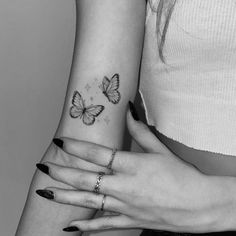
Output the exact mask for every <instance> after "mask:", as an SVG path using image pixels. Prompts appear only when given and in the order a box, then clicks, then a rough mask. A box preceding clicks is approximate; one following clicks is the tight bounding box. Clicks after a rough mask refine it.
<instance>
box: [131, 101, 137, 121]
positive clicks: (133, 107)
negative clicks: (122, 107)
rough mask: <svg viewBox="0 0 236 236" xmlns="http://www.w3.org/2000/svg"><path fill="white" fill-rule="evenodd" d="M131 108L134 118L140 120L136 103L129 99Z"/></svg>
mask: <svg viewBox="0 0 236 236" xmlns="http://www.w3.org/2000/svg"><path fill="white" fill-rule="evenodd" d="M129 109H130V112H131V114H132V116H133V118H134V119H135V120H136V121H139V117H138V113H137V111H136V108H135V106H134V104H133V103H132V102H131V101H129Z"/></svg>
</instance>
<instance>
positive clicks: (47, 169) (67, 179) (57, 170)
mask: <svg viewBox="0 0 236 236" xmlns="http://www.w3.org/2000/svg"><path fill="white" fill-rule="evenodd" d="M37 168H38V169H40V170H41V171H42V172H44V173H45V174H47V175H49V176H50V177H51V178H52V179H54V180H56V181H59V182H62V183H65V184H68V185H70V186H72V187H74V188H76V189H80V190H87V191H93V190H94V187H95V184H96V183H97V178H98V173H96V172H91V171H85V170H81V169H75V168H68V167H64V166H59V165H56V164H53V163H50V162H45V163H44V164H37ZM116 178H117V177H116V176H113V175H104V176H103V177H102V178H101V180H100V191H99V192H100V193H103V194H109V195H111V194H114V193H117V189H119V187H120V181H117V180H116Z"/></svg>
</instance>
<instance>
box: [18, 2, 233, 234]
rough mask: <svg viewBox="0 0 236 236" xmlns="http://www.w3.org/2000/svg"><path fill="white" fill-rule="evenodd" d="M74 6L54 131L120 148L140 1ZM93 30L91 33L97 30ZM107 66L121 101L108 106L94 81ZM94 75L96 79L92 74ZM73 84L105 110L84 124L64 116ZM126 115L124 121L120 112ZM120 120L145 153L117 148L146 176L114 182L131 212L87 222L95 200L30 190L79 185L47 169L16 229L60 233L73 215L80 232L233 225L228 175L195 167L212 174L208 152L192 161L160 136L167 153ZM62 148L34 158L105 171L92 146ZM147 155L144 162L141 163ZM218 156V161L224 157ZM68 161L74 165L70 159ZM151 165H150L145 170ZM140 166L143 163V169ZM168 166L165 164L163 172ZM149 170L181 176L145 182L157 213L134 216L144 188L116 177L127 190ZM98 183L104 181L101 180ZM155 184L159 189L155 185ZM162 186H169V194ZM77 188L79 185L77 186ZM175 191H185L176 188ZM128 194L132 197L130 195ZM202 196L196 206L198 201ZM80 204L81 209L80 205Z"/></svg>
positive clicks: (140, 24)
mask: <svg viewBox="0 0 236 236" xmlns="http://www.w3.org/2000/svg"><path fill="white" fill-rule="evenodd" d="M76 6H77V11H78V19H77V27H76V29H77V37H76V39H75V51H74V58H73V63H72V69H71V75H70V80H69V85H68V90H67V95H66V99H65V104H64V108H63V112H62V116H61V120H60V124H59V127H58V129H57V132H56V135H55V137H69V138H70V139H73V140H83V141H84V142H89V143H92V145H94V146H92V147H97V145H102V146H103V147H104V149H103V151H105V150H109V149H108V148H113V147H117V148H118V149H121V148H122V142H123V134H124V127H125V123H126V122H125V121H126V119H125V114H126V111H127V104H128V101H129V100H131V101H132V100H133V99H134V96H135V92H136V87H137V83H138V71H139V65H140V59H141V52H142V43H143V36H144V23H145V1H143V0H129V1H127V0H119V1H117V0H102V1H100V0H96V1H95V0H80V1H76ZM104 12H106V14H104ZM127 22H128V23H127ZM98 35H99V37H97V36H98ZM124 35H125V37H124ZM94 39H96V40H94ZM114 73H119V75H120V88H119V92H120V94H121V100H120V102H119V104H116V105H113V104H111V103H110V102H109V101H108V99H107V98H105V96H104V95H103V94H102V93H101V89H99V88H98V86H97V85H100V84H101V82H102V79H103V77H104V76H108V78H111V76H112V75H114ZM95 78H97V81H96V80H95ZM86 85H89V86H86ZM75 90H79V91H80V92H81V93H82V94H83V95H84V96H83V98H84V99H85V100H86V105H88V104H90V100H89V99H92V100H93V101H92V102H91V103H94V104H101V105H104V107H105V110H104V112H103V113H102V114H101V115H100V116H99V117H97V118H96V122H95V123H94V125H92V126H89V127H88V126H86V125H84V124H83V122H81V120H80V119H72V118H71V117H70V115H69V109H70V107H71V99H72V96H73V92H74V91H75ZM98 91H99V92H100V93H99V92H98ZM104 119H106V120H109V122H105V120H104ZM128 121H130V120H129V119H128ZM135 124H136V125H135ZM139 125H140V126H139ZM128 126H129V128H130V133H131V134H132V136H133V137H134V138H135V139H136V140H137V141H138V143H139V144H140V145H141V146H142V147H143V148H144V150H145V151H146V155H147V156H150V158H146V157H147V156H146V155H145V154H142V155H141V154H132V153H126V154H125V155H124V156H126V159H124V163H125V164H124V166H125V165H126V163H128V162H129V163H131V161H129V160H130V158H132V157H133V160H135V161H132V163H133V166H135V165H136V164H135V163H136V162H137V160H136V158H138V159H139V160H140V163H139V164H140V165H139V166H141V167H142V168H143V169H142V170H140V168H138V169H134V170H136V172H135V173H134V175H138V174H142V173H146V175H144V176H145V178H144V180H146V182H145V183H142V182H140V181H143V176H142V178H140V176H138V177H139V178H138V180H139V182H138V183H136V182H135V181H136V180H135V179H136V178H131V176H130V178H126V181H124V179H123V180H121V181H118V182H117V184H118V183H119V184H120V187H121V188H120V190H119V193H118V192H117V194H119V201H120V202H122V203H123V204H124V199H125V198H126V197H127V199H126V200H127V201H125V202H127V205H125V207H127V209H130V208H133V207H134V211H129V212H130V214H132V215H129V218H130V220H127V221H126V220H124V218H123V225H119V224H115V223H114V222H113V223H112V222H110V223H112V224H109V219H112V218H105V219H104V220H105V221H99V220H98V221H96V220H91V221H87V220H86V219H90V218H91V217H92V216H93V215H94V213H95V210H96V209H95V208H97V206H98V202H97V203H96V205H95V204H93V207H92V206H90V205H88V204H85V203H82V202H80V201H77V202H76V203H75V204H76V205H79V206H80V207H74V206H72V205H70V204H68V203H67V204H60V203H56V202H52V201H48V200H46V199H42V198H41V197H39V196H38V195H36V193H35V190H37V189H44V188H45V187H52V186H53V187H54V188H60V189H63V191H70V190H75V187H76V188H78V189H80V188H82V186H71V185H72V179H71V181H67V182H66V181H64V182H66V183H64V182H63V181H57V180H55V179H56V177H55V178H54V179H53V178H51V177H50V176H47V175H45V174H43V173H41V172H39V171H36V173H35V175H34V178H33V180H32V183H31V186H30V189H29V194H28V198H27V201H26V205H25V207H24V211H23V213H22V217H21V220H20V223H19V226H18V229H17V233H16V236H32V235H34V236H41V235H44V236H51V235H57V236H64V235H67V234H66V233H65V232H63V231H62V228H64V227H66V226H68V225H70V224H69V223H70V222H71V221H72V220H78V222H77V223H76V225H77V226H78V227H79V228H81V229H82V230H84V231H86V230H96V229H98V228H101V229H102V228H104V226H106V227H105V228H107V227H109V228H110V227H111V228H116V227H121V228H123V227H131V226H132V227H144V228H145V227H151V228H155V227H157V226H156V225H158V226H160V228H163V229H164V228H166V227H167V225H166V224H167V223H168V222H169V223H170V221H171V224H168V225H169V226H168V227H167V228H168V229H169V230H170V229H171V230H174V231H175V230H178V231H182V230H183V231H185V230H187V231H188V232H191V231H196V230H201V231H206V230H210V231H215V230H225V229H227V230H229V229H235V225H234V224H235V214H234V207H235V202H234V199H233V196H235V194H236V187H235V178H230V177H227V178H226V177H218V176H214V177H213V176H212V177H210V176H207V175H206V174H204V173H203V172H205V173H210V171H208V172H207V170H203V167H204V166H206V167H208V168H212V169H211V170H212V173H213V174H214V173H216V174H219V173H220V171H219V172H216V169H214V168H213V167H211V165H212V166H213V165H214V163H216V162H215V161H211V162H210V158H206V160H209V165H208V164H205V163H206V162H204V161H203V160H204V159H203V158H204V155H203V156H202V159H201V160H202V164H201V161H199V163H196V162H195V163H194V162H193V161H194V160H192V159H191V152H188V153H187V152H186V154H185V152H184V150H185V149H184V148H183V147H181V146H179V148H178V146H177V145H176V144H173V145H172V144H171V142H168V141H167V140H164V139H163V143H165V144H167V146H168V145H169V148H170V149H171V148H172V149H173V150H174V151H175V152H176V153H178V154H179V155H175V154H173V153H172V152H170V151H169V149H167V148H166V147H165V146H163V144H161V143H160V142H159V141H158V139H157V138H156V136H153V135H150V133H147V132H145V131H146V129H145V128H144V126H143V125H142V124H141V123H139V122H138V123H135V122H133V123H132V122H130V123H129V122H128ZM142 128H143V129H142ZM140 132H141V133H145V134H146V136H143V135H142V136H140V135H138V134H140ZM140 137H143V139H140ZM148 137H149V138H148ZM150 137H151V138H150ZM76 144H77V145H76V147H82V146H81V145H78V143H76ZM80 144H81V143H80ZM65 147H66V145H65ZM90 147H91V146H90ZM174 148H175V149H174ZM89 150H90V151H91V150H92V151H93V150H97V149H96V148H94V149H93V148H92V149H89ZM186 150H187V149H186ZM66 151H68V152H69V153H70V151H71V150H69V149H68V150H64V151H63V150H60V149H58V148H57V147H56V146H55V145H54V144H52V143H51V144H50V146H49V148H48V149H47V151H46V152H45V155H44V156H43V158H42V162H45V163H48V165H50V169H51V171H52V172H50V173H53V168H54V167H55V168H57V167H58V168H62V167H63V166H64V167H76V168H77V171H78V172H76V173H80V172H79V171H80V170H81V169H82V170H84V171H86V170H87V171H93V172H95V173H97V172H98V171H107V170H106V168H105V167H104V166H101V163H100V162H97V163H93V160H94V162H95V160H96V157H99V159H100V160H101V161H102V160H104V159H103V158H108V157H110V155H109V156H108V155H104V153H103V152H102V153H101V154H100V155H98V154H97V153H96V152H92V151H91V152H90V153H93V154H94V155H91V160H90V161H87V160H83V159H81V156H80V155H79V157H80V158H76V157H75V156H71V155H70V154H68V153H67V152H66ZM87 151H88V150H87V149H86V150H85V152H87ZM157 153H159V154H157ZM76 154H77V155H78V153H75V155H76ZM199 154H201V153H199ZM117 157H119V155H117ZM163 157H164V158H163ZM180 157H181V158H183V159H184V158H185V160H186V161H189V162H190V163H191V160H192V163H194V165H195V166H197V165H198V167H199V169H202V172H200V171H198V170H197V169H196V168H194V167H193V166H192V165H190V164H187V162H183V161H182V160H181V159H180ZM193 159H194V158H193ZM212 159H213V158H212ZM75 160H76V161H75ZM116 160H120V159H116ZM142 160H143V161H142ZM144 160H145V161H144ZM149 160H150V162H148V161H149ZM151 160H152V161H151ZM154 160H155V161H154ZM106 161H108V160H106ZM195 161H196V160H195ZM49 163H50V164H49ZM104 163H105V162H104ZM104 163H103V165H104ZM132 163H131V164H132ZM224 163H226V162H225V160H224ZM75 164H76V166H74V165H75ZM106 164H107V163H106ZM220 164H222V166H223V162H221V163H219V165H218V166H217V168H218V169H219V170H221V169H222V168H221V165H220ZM215 165H217V164H215ZM154 166H155V167H156V168H154V169H152V168H153V167H154ZM148 167H149V169H148V170H147V169H145V168H148ZM151 167H152V168H151ZM161 167H163V168H161ZM164 167H166V168H164ZM167 167H168V168H167ZM201 167H202V168H201ZM129 170H130V169H129ZM169 170H172V171H171V172H170V171H169ZM209 170H210V169H209ZM126 171H127V170H126ZM214 171H215V172H214ZM223 172H224V173H228V174H231V173H230V172H229V171H227V168H225V171H224V170H222V173H223ZM83 173H85V172H83ZM126 173H127V176H129V175H128V171H127V172H126ZM150 173H152V174H153V175H154V174H155V175H156V174H158V173H159V176H158V177H160V178H157V180H159V179H161V177H162V178H165V179H166V181H170V180H171V179H172V180H173V179H174V180H175V178H173V175H174V176H175V177H176V176H177V177H178V176H182V178H180V179H181V181H179V182H177V181H176V180H175V181H174V183H173V182H171V181H170V182H166V183H167V184H163V183H161V182H157V183H154V182H153V184H154V185H150V186H149V187H150V189H148V190H147V191H146V194H150V193H151V194H152V195H153V192H154V191H155V196H156V198H155V199H152V200H153V202H152V203H153V204H155V209H157V212H158V211H159V210H162V213H163V214H162V215H163V218H162V219H160V218H158V217H159V214H158V215H157V212H152V214H149V213H148V212H149V211H146V214H145V215H144V216H142V218H139V219H137V218H135V217H136V216H137V215H139V216H140V215H141V214H139V213H140V211H141V212H143V211H145V209H146V208H145V203H146V202H148V201H147V198H148V195H144V196H143V197H141V196H136V195H130V193H128V192H126V191H125V187H124V184H125V185H126V184H128V186H130V188H129V189H130V190H131V189H132V188H131V187H134V186H139V184H140V183H142V186H146V185H147V184H146V183H147V182H149V176H150ZM155 175H154V176H155ZM68 177H69V175H66V176H64V178H68ZM76 177H77V176H76ZM93 177H95V176H93ZM123 177H124V176H123ZM77 179H78V178H77ZM105 179H106V178H104V180H105ZM183 180H184V182H183ZM130 181H131V182H130ZM94 183H95V179H92V181H91V182H90V185H88V186H89V187H90V189H86V190H87V191H88V192H90V191H91V190H92V187H93V185H94ZM134 183H135V184H134ZM199 183H201V186H199ZM103 186H105V185H104V182H103ZM107 186H108V185H107ZM109 186H116V185H109ZM175 186H177V187H175ZM147 187H148V186H147ZM199 187H201V188H200V190H201V191H197V192H196V188H197V190H199ZM161 189H163V190H165V191H160V190H161ZM179 189H181V191H179ZM89 190H90V191H89ZM138 190H139V189H138ZM182 190H185V191H182ZM170 191H172V192H171V194H170ZM132 192H133V194H135V192H136V193H139V191H137V189H133V191H132ZM76 193H77V192H76ZM78 193H80V192H79V191H78ZM122 193H123V195H122ZM158 193H161V194H163V195H162V200H163V199H166V201H159V202H162V205H158V204H159V202H157V200H160V199H159V197H160V196H157V194H158ZM181 193H186V194H184V195H183V194H181ZM193 193H196V194H193ZM201 193H202V194H203V195H201ZM88 194H89V193H88ZM164 194H165V195H164ZM121 195H122V196H121ZM55 196H58V195H57V193H55ZM176 196H178V199H179V201H176V200H175V197H176ZM133 197H139V199H140V204H141V205H142V208H141V210H140V209H137V206H134V205H132V202H133ZM149 197H150V196H149ZM186 198H187V199H186ZM190 198H191V200H190ZM76 199H77V198H76ZM78 199H79V197H78ZM78 199H77V200H78ZM129 199H132V202H131V201H130V200H129ZM183 200H184V202H189V204H187V206H186V208H185V211H186V212H188V213H189V214H190V215H195V217H193V218H194V219H193V218H189V217H187V218H186V215H185V216H183V215H181V214H179V213H180V211H179V210H178V209H183V207H184V206H183V205H180V204H181V202H183ZM188 200H189V201H188ZM192 200H193V201H192ZM97 201H99V207H100V204H101V198H99V199H97ZM192 202H193V203H194V206H193V205H192V204H191V203H192ZM65 203H66V202H65ZM92 203H93V202H92ZM107 203H108V205H106V207H107V206H109V201H108V202H106V204H107ZM170 203H171V204H170ZM203 203H204V205H202V204H203ZM85 206H86V207H87V208H85ZM94 206H96V207H94ZM123 206H124V205H123ZM88 207H89V208H88ZM125 207H124V208H125ZM168 207H169V208H168ZM174 209H175V212H174V213H175V214H174V216H175V217H174V218H172V219H170V215H172V213H173V211H174ZM226 212H227V213H226ZM123 213H124V212H123ZM188 216H189V215H188ZM125 219H127V218H125ZM150 219H152V220H150ZM153 219H154V220H153ZM179 219H181V221H180V224H181V225H178V222H179ZM186 219H190V221H189V222H186ZM226 219H227V222H226ZM81 220H83V221H81ZM99 222H100V223H99ZM161 222H162V223H161ZM165 222H166V224H165ZM127 224H129V225H127ZM170 225H171V226H170ZM71 235H76V236H77V235H80V233H79V234H78V233H75V234H73V233H71Z"/></svg>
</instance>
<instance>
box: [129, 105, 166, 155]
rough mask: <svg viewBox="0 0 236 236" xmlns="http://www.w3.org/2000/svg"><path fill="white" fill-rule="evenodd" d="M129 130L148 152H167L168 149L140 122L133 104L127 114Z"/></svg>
mask: <svg viewBox="0 0 236 236" xmlns="http://www.w3.org/2000/svg"><path fill="white" fill-rule="evenodd" d="M127 128H128V130H129V133H130V135H131V136H132V137H133V139H134V140H135V141H136V142H137V144H139V145H140V146H141V147H142V148H143V149H144V151H147V152H165V151H166V150H167V147H166V146H165V145H164V144H163V143H162V142H161V141H160V140H159V139H158V138H157V137H156V136H155V135H154V134H153V133H152V132H151V131H150V130H149V128H148V126H147V125H145V124H144V123H143V122H142V121H140V120H139V117H138V113H137V111H136V109H135V107H134V104H133V103H132V102H129V110H128V112H127Z"/></svg>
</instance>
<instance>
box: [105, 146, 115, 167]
mask: <svg viewBox="0 0 236 236" xmlns="http://www.w3.org/2000/svg"><path fill="white" fill-rule="evenodd" d="M116 152H117V149H116V148H113V149H112V153H111V160H110V161H109V163H108V165H107V169H109V170H112V164H113V161H114V159H115V155H116Z"/></svg>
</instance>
